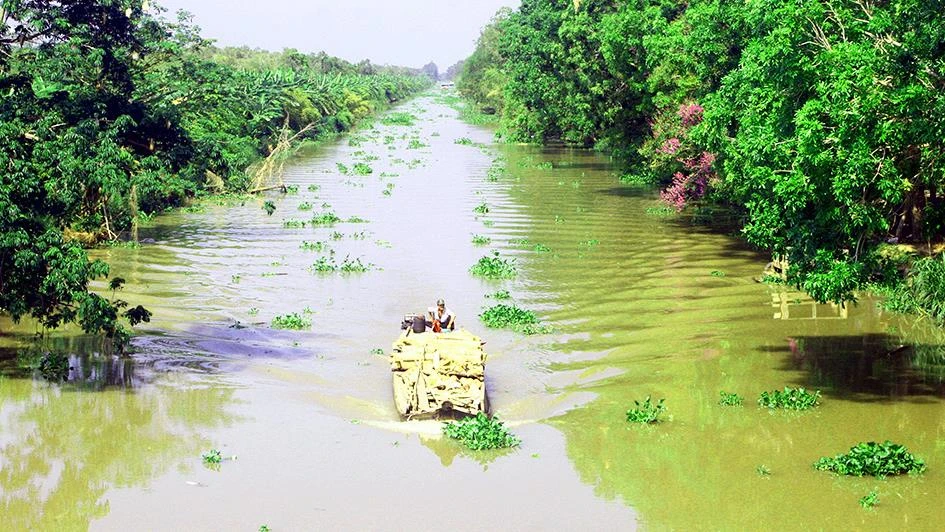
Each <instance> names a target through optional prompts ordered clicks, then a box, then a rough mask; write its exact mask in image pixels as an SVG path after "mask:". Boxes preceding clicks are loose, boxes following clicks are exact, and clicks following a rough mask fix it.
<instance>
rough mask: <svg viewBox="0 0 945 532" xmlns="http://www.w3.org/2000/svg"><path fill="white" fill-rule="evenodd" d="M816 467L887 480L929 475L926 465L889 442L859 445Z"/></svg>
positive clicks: (821, 460) (841, 473) (902, 448)
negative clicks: (906, 474)
mask: <svg viewBox="0 0 945 532" xmlns="http://www.w3.org/2000/svg"><path fill="white" fill-rule="evenodd" d="M814 467H815V468H816V469H819V470H821V471H832V472H834V473H837V474H839V475H853V476H857V477H862V476H864V475H869V476H874V477H886V476H890V475H901V474H904V473H910V474H918V473H923V472H925V462H923V461H922V460H921V459H919V458H916V457H915V456H913V455H912V453H910V452H909V451H908V450H906V448H905V447H904V446H902V445H899V444H895V443H892V442H890V441H889V440H886V441H885V442H883V443H876V442H865V443H858V444H856V445H855V446H853V447H852V448H850V452H848V453H846V454H838V455H837V456H835V457H833V458H829V457H824V458H821V459H820V460H818V461H817V462H816V463H815V464H814Z"/></svg>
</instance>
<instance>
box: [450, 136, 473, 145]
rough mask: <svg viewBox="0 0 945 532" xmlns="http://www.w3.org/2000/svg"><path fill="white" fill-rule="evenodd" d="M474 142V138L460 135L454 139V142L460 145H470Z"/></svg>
mask: <svg viewBox="0 0 945 532" xmlns="http://www.w3.org/2000/svg"><path fill="white" fill-rule="evenodd" d="M472 143H473V140H472V139H471V138H469V137H459V138H458V139H456V140H454V141H453V144H459V145H460V146H469V145H471V144H472Z"/></svg>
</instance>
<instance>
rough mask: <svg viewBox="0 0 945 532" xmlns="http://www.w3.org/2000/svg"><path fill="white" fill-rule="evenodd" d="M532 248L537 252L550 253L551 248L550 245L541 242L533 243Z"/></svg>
mask: <svg viewBox="0 0 945 532" xmlns="http://www.w3.org/2000/svg"><path fill="white" fill-rule="evenodd" d="M533 249H534V250H535V251H537V252H538V253H550V252H551V248H550V247H548V246H546V245H544V244H541V243H538V244H535V247H534V248H533Z"/></svg>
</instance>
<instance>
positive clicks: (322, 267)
mask: <svg viewBox="0 0 945 532" xmlns="http://www.w3.org/2000/svg"><path fill="white" fill-rule="evenodd" d="M372 269H374V265H373V264H371V263H364V262H361V259H360V258H356V259H351V258H350V257H345V258H344V260H342V261H341V262H340V263H339V262H337V261H336V260H335V252H334V251H332V252H331V253H330V254H329V255H326V256H323V257H319V258H318V260H316V261H315V263H314V264H312V265H311V266H309V271H311V272H312V273H334V272H342V273H364V272H367V271H370V270H372Z"/></svg>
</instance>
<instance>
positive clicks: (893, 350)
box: [759, 334, 945, 402]
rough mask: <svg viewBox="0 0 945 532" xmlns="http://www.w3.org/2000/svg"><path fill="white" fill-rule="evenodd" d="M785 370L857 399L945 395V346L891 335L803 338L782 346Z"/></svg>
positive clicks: (809, 384) (812, 385)
mask: <svg viewBox="0 0 945 532" xmlns="http://www.w3.org/2000/svg"><path fill="white" fill-rule="evenodd" d="M759 349H760V350H762V351H769V352H784V353H785V355H787V356H786V357H785V358H784V368H783V369H785V370H792V371H798V370H800V371H803V372H804V373H803V375H804V377H803V382H800V383H798V384H799V385H803V386H805V387H808V388H822V389H823V392H824V393H826V394H830V395H835V396H837V397H840V398H843V399H848V400H853V401H864V402H872V401H886V400H889V399H902V398H910V400H915V398H917V397H919V396H926V397H928V396H935V397H945V344H932V343H929V344H925V343H903V341H902V338H900V337H898V336H894V335H887V334H864V335H858V336H798V337H792V338H790V339H789V341H788V343H787V344H786V345H785V346H783V347H781V346H779V347H774V346H770V345H769V346H761V347H759Z"/></svg>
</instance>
